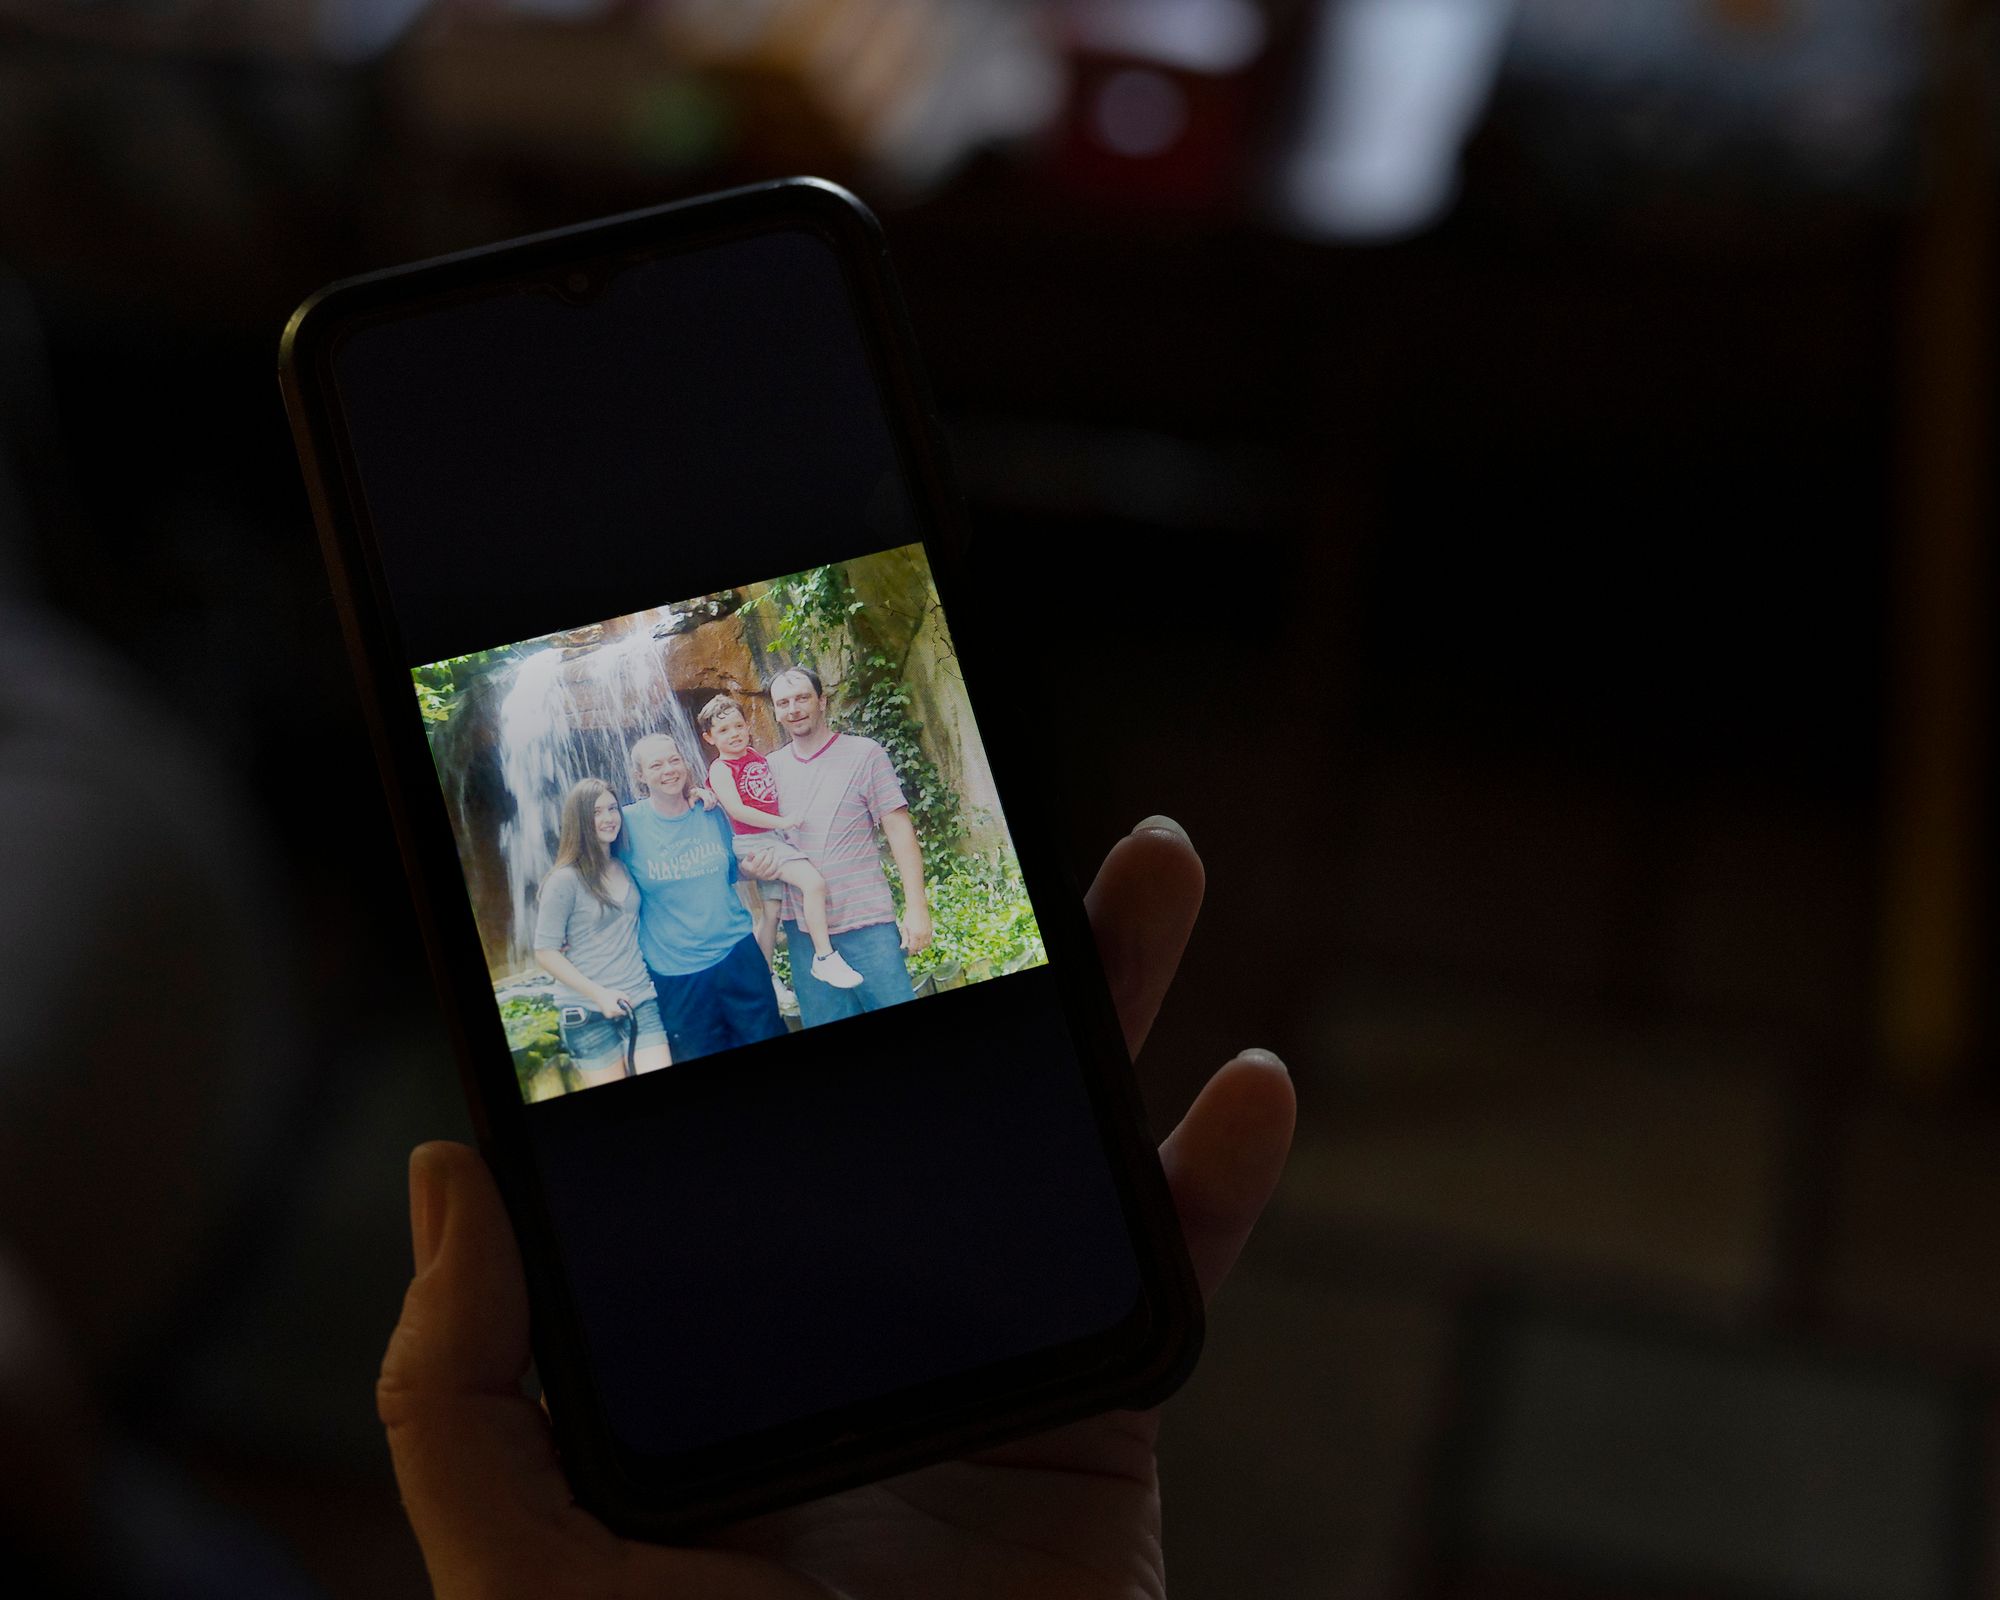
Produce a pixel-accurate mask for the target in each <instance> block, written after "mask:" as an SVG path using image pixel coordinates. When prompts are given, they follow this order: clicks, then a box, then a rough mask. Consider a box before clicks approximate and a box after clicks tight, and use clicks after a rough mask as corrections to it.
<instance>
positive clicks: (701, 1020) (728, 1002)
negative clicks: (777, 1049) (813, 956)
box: [653, 937, 811, 1066]
mask: <svg viewBox="0 0 2000 1600" xmlns="http://www.w3.org/2000/svg"><path fill="white" fill-rule="evenodd" d="M807 948H808V949H810V948H811V947H810V946H808V947H807ZM653 990H654V992H655V993H656V994H658V995H659V997H660V1018H661V1020H662V1021H663V1022H665V1023H666V1025H667V1044H668V1045H669V1046H670V1047H671V1049H672V1050H673V1056H674V1065H675V1066H679V1065H680V1064H681V1063H682V1062H683V1061H692V1060H694V1058H695V1057H696V1056H712V1055H714V1054H715V1053H716V1051H718V1050H734V1049H735V1048H736V1047H737V1046H738V1045H742V1044H755V1043H756V1042H757V1041H758V1040H759V1039H776V1038H778V1037H780V1036H781V1035H783V1033H784V1032H785V1019H784V1018H783V1017H781V1016H779V1015H778V1001H777V997H776V996H775V995H774V994H772V992H771V969H770V968H769V967H767V966H765V965H764V952H763V951H761V950H759V949H758V948H757V941H756V940H755V939H752V938H747V937H746V938H744V939H741V940H739V941H738V942H737V943H736V944H735V945H733V946H732V947H731V948H730V951H729V954H728V955H726V956H724V957H723V958H722V959H721V960H720V961H718V962H716V963H715V965H714V966H712V967H707V968H704V969H703V970H702V971H700V972H690V973H686V974H684V975H682V976H680V977H677V978H664V977H662V976H661V975H660V974H659V973H657V972H656V973H654V974H653Z"/></svg>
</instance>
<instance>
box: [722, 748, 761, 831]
mask: <svg viewBox="0 0 2000 1600" xmlns="http://www.w3.org/2000/svg"><path fill="white" fill-rule="evenodd" d="M715 766H716V767H727V768H728V769H729V772H730V776H732V777H733V778H735V780H736V793H737V795H738V796H739V797H740V798H741V799H742V801H743V803H744V804H745V805H746V806H748V807H749V808H750V809H751V810H752V811H765V812H769V813H770V814H771V815H772V816H774V817H775V816H777V815H778V780H777V779H776V778H773V777H772V776H771V763H770V762H768V761H766V760H765V759H764V758H763V757H762V756H760V755H759V754H757V752H756V751H755V750H745V751H744V752H743V754H742V755H740V756H737V757H736V758H735V759H733V760H732V759H731V758H730V757H728V756H723V757H720V758H719V759H718V760H717V761H716V763H715ZM708 770H709V771H710V772H713V771H714V770H715V767H710V768H709V769H708ZM729 826H730V827H731V828H733V829H734V830H735V831H736V832H738V833H769V832H770V831H771V830H770V829H769V828H758V827H753V826H751V825H750V824H749V823H747V822H738V821H737V820H736V819H735V818H734V817H731V818H730V819H729Z"/></svg>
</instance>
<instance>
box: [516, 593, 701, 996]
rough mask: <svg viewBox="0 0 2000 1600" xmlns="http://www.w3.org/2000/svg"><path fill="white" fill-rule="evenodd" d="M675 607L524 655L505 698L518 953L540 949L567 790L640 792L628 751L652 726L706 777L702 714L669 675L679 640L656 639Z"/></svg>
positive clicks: (522, 958) (522, 957)
mask: <svg viewBox="0 0 2000 1600" xmlns="http://www.w3.org/2000/svg"><path fill="white" fill-rule="evenodd" d="M667 616H668V613H666V612H664V611H660V612H651V613H646V614H644V615H642V616H640V617H639V618H638V619H636V626H634V627H633V628H632V629H631V630H630V631H629V632H626V633H622V634H620V635H618V636H617V637H615V638H613V639H610V640H607V641H606V642H605V643H603V644H599V645H594V646H591V647H589V648H586V649H582V650H574V651H566V650H564V649H563V648H562V647H561V646H557V645H551V646H550V647H549V648H547V649H545V650H540V651H537V652H536V653H535V654H533V655H530V656H527V657H524V658H523V659H522V661H521V662H520V664H519V665H518V666H517V667H516V668H515V669H514V681H513V683H512V684H511V685H509V686H508V688H507V691H506V695H505V698H504V699H503V700H502V701H501V703H500V715H499V719H498V722H497V725H496V732H497V735H498V738H499V746H500V748H499V756H500V771H501V776H502V780H503V782H504V783H505V785H506V788H507V793H508V795H509V796H510V797H511V798H512V800H513V802H514V812H513V815H512V816H511V817H510V818H509V819H508V820H507V821H506V822H505V823H503V824H502V825H501V828H500V850H501V854H502V855H503V856H504V857H505V859H506V862H507V887H508V891H509V894H510V897H511V900H512V908H513V921H512V926H511V927H510V929H509V933H508V954H509V956H510V958H511V959H512V961H513V962H514V963H515V964H517V965H520V964H524V963H526V962H527V961H528V959H529V958H530V956H531V954H532V944H533V935H534V926H535V896H536V894H537V893H538V892H539V890H540V888H541V882H542V879H543V878H544V877H545V876H546V875H547V874H548V871H549V868H550V867H551V866H552V865H553V864H554V861H555V852H556V838H557V832H558V830H559V828H560V826H561V822H562V802H563V797H564V796H565V795H567V794H568V793H569V791H570V790H571V789H572V788H573V787H574V786H575V785H576V784H578V783H579V782H581V781H582V780H583V779H585V778H602V779H604V780H605V782H607V783H609V784H610V785H611V787H612V788H613V789H615V790H616V791H617V792H618V794H619V796H620V798H621V799H623V800H626V801H630V800H633V799H636V798H637V796H636V794H635V793H634V791H633V788H632V774H631V763H630V762H629V761H628V760H627V757H626V753H627V751H628V750H630V748H631V746H632V743H633V741H635V740H637V739H640V738H642V737H644V736H645V735H646V734H649V733H668V734H672V735H673V736H674V738H675V739H676V740H678V741H679V743H680V747H681V753H682V755H683V756H684V757H685V758H686V760H687V763H688V767H689V770H690V771H692V772H693V773H695V774H696V778H697V781H699V777H700V774H701V772H702V771H703V770H704V768H705V765H706V763H705V762H703V760H702V759H701V757H702V743H701V740H700V739H699V738H698V737H697V736H696V733H695V728H694V720H693V718H692V717H690V716H689V714H688V711H687V708H686V707H685V706H684V705H682V703H681V702H680V700H679V699H678V698H677V697H676V696H675V694H674V692H673V689H672V688H671V687H670V685H669V682H668V670H667V661H668V657H669V655H670V654H671V652H672V650H673V647H674V643H675V640H674V638H673V637H671V636H669V637H663V638H657V639H656V638H654V637H653V633H654V629H655V627H657V626H661V625H663V624H664V623H665V621H666V619H667Z"/></svg>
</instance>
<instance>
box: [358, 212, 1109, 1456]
mask: <svg viewBox="0 0 2000 1600" xmlns="http://www.w3.org/2000/svg"><path fill="white" fill-rule="evenodd" d="M572 287H575V288H577V289H578V290H579V292H576V293H567V292H563V291H562V288H561V285H560V284H559V285H558V286H556V287H555V288H551V287H550V286H549V285H547V284H530V283H526V282H523V283H521V284H518V285H514V286H507V285H501V286H498V287H491V288H488V289H485V290H481V291H478V292H472V293H460V294H457V295H455V296H453V297H452V298H450V299H447V300H441V301H439V302H437V303H435V304H420V305H418V306H415V307H404V308H401V309H399V310H397V311H396V312H394V313H393V314H389V315H385V316H382V317H380V318H377V319H374V320H371V321H367V322H364V323H363V324H361V325H359V326H355V327H352V328H349V329H347V330H345V331H343V332H342V333H341V335H340V336H339V340H338V342H337V344H336V345H335V346H334V348H333V355H332V372H333V375H334V389H335V397H336V403H337V410H338V416H339V426H340V428H341V430H342V432H343V434H344V439H345V448H346V451H347V455H348V459H349V463H350V471H351V473H352V476H353V478H354V480H355V481H356V482H357V483H358V487H359V496H358V498H359V500H360V502H361V504H362V506H363V508H364V511H365V516H366V519H367V522H368V524H369V526H370V532H371V535H372V541H373V546H374V550H375V555H374V559H375V560H376V561H377V562H378V563H379V572H378V577H379V580H380V586H381V589H382V590H383V591H384V592H386V595H387V597H388V601H389V604H390V607H391V610H392V611H393V623H394V631H395V633H396V635H397V636H398V637H399V638H400V640H401V648H402V649H403V650H404V652H405V653H406V655H407V661H406V665H407V667H408V669H409V698H408V706H407V715H408V717H409V718H410V719H412V721H413V722H420V723H421V725H422V729H423V733H424V737H425V739H426V741H427V744H428V748H429V751H430V755H431V760H432V766H433V769H434V771H435V776H436V794H435V796H434V797H433V802H434V803H440V804H441V805H442V807H443V809H444V812H445V814H446V815H447V817H448V819H449V823H450V832H451V837H452V839H453V841H454V843H455V845H456V848H457V854H458V861H459V865H460V868H461V872H462V880H463V888H464V895H465V900H466V904H467V905H468V906H469V909H470V914H471V915H470V924H471V926H472V927H473V928H474V929H476V936H477V940H478V943H479V947H480V953H481V956H482V957H483V962H484V967H485V972H486V975H487V978H488V979H490V985H491V991H492V1000H491V1003H492V1005H493V1007H494V1008H495V1011H496V1012H497V1014H498V1016H499V1018H500V1020H501V1024H502V1026H503V1028H504V1030H505V1035H506V1039H507V1045H508V1048H509V1050H510V1051H511V1054H512V1059H513V1065H514V1071H515V1077H516V1082H517V1087H518V1090H519V1093H520V1096H521V1098H522V1100H523V1101H525V1102H526V1103H527V1105H526V1110H525V1112H524V1119H525V1123H526V1127H527V1129H528V1135H527V1137H528V1141H529V1144H530V1147H531V1150H532V1158H533V1162H534V1167H535V1175H536V1179H537V1182H538V1185H539V1190H540V1193H541V1195H542V1198H543V1203H544V1205H545V1207H546V1211H547V1214H548V1216H549V1218H550V1219H551V1221H552V1223H553V1227H554V1231H555V1234H556V1237H557V1239H558V1253H559V1256H560V1267H561V1271H562V1274H563V1277H564V1280H565V1284H566V1289H567V1293H568V1298H569V1302H570V1305H571V1306H572V1308H573V1310H574V1315H575V1321H576V1324H577V1326H578V1327H579V1328H580V1330H581V1335H582V1341H583V1344H584V1346H585V1348H586V1352H587V1357H588V1363H589V1367H590V1370H591V1374H592V1378H593V1381H594V1382H595V1384H596V1386H597V1388H598V1390H599V1392H600V1395H601V1398H602V1402H603V1407H604V1411H605V1414H606V1415H607V1417H608V1418H609V1421H610V1423H611V1426H612V1427H613V1429H614V1430H615V1431H616V1435H617V1439H618V1441H619V1443H620V1444H621V1445H622V1446H623V1447H624V1448H625V1449H626V1450H628V1451H630V1452H632V1453H633V1454H635V1455H637V1456H641V1457H646V1458H652V1459H670V1458H675V1457H683V1456H685V1455H686V1454H687V1453H689V1452H694V1451H699V1450H702V1449H704V1448H706V1447H710V1446H714V1445H716V1444H718V1443H720V1442H723V1441H731V1440H740V1439H744V1438H749V1437H754V1436H757V1435H759V1434H761V1433H767V1432H768V1431H769V1430H773V1429H782V1428H786V1427H788V1426H796V1425H798V1424H800V1423H801V1422H805V1421H810V1420H812V1419H820V1420H822V1421H826V1422H828V1425H829V1426H831V1424H832V1422H834V1421H837V1420H838V1419H839V1417H840V1416H841V1415H842V1414H843V1413H845V1412H848V1411H851V1410H852V1409H853V1408H856V1407H859V1406H863V1405H865V1404H866V1403H868V1402H870V1401H873V1400H876V1399H878V1398H879V1397H881V1396H883V1395H886V1394H890V1393H893V1392H896V1391H899V1390H904V1389H908V1388H910V1387H912V1386H913V1385H923V1384H926V1383H933V1382H936V1381H940V1380H947V1379H950V1378H952V1377H954V1376H957V1375H961V1374H965V1373H969V1372H973V1371H976V1370H978V1369H982V1368H987V1367H990V1366H992V1365H994V1364H995V1363H1004V1362H1008V1361H1011V1360H1014V1359H1016V1358H1021V1357H1027V1356H1032V1355H1034V1354H1036V1353H1037V1352H1043V1351H1047V1350H1050V1349H1052V1348H1055V1347H1059V1346H1064V1345H1071V1344H1074V1343H1076V1342H1077V1341H1080V1340H1088V1339H1092V1338H1095V1337H1099V1336H1102V1335H1104V1334H1105V1333H1106V1332H1107V1331H1108V1330H1111V1329H1113V1328H1115V1327H1116V1326H1118V1325H1119V1324H1120V1323H1121V1321H1123V1320H1124V1319H1126V1318H1128V1317H1130V1316H1131V1315H1132V1314H1133V1313H1134V1309H1135V1305H1136V1304H1137V1303H1138V1301H1139V1298H1140V1295H1141V1276H1140V1269H1139V1267H1138V1265H1137V1262H1136V1258H1135V1247H1134V1242H1133V1224H1132V1222H1131V1220H1130V1218H1129V1217H1128V1215H1127V1209H1126V1204H1125V1202H1124V1200H1123V1199H1122V1198H1121V1191H1120V1187H1119V1184H1118V1183H1117V1181H1116V1180H1115V1178H1114V1174H1113V1172H1112V1170H1111V1167H1110V1164H1109V1162H1108V1160H1107V1157H1106V1155H1105V1152H1104V1149H1103V1141H1102V1136H1101V1134H1100V1132H1099V1127H1098V1112H1097V1110H1096V1109H1095V1107H1094V1105H1093V1101H1092V1098H1091V1095H1090V1093H1089V1090H1088V1085H1087V1082H1086V1078H1085V1075H1084V1073H1083V1071H1082V1069H1081V1067H1080V1063H1079V1059H1078V1055H1077V1047H1076V1045H1075V1044H1074V1043H1073V1041H1072V1035H1071V1031H1070V1028H1069V1026H1068V1025H1067V1024H1066V1022H1065V1014H1064V1009H1063V1006H1062V1004H1061V999H1060V995H1059V993H1058V989H1057V985H1056V983H1055V981H1054V978H1055V975H1054V974H1053V973H1052V971H1051V969H1050V967H1049V964H1048V963H1049V957H1048V954H1047V952H1046V950H1045V947H1044V943H1043V936H1042V928H1041V923H1040V922H1039V921H1038V918H1037V910H1036V905H1035V902H1034V897H1033V896H1032V895H1031V894H1030V893H1029V891H1028V888H1027V886H1026V883H1025V882H1024V879H1023V874H1022V870H1021V864H1020V859H1019V850H1018V841H1017V840H1016V838H1015V836H1014V834H1013V832H1012V831H1011V830H1010V827H1009V821H1008V816H1007V813H1006V809H1005V807H1004V806H1003V805H1002V802H1001V794H1000V788H999V785H998V783H997V782H996V779H995V775H994V772H993V769H992V765H991V763H990V759H989V752H988V747H987V744H986V742H985V741H984V740H983V739H982V735H981V729H980V723H979V718H978V713H977V708H976V706H975V704H974V702H973V700H972V698H971V695H970V693H969V691H968V688H967V685H966V681H965V675H964V673H963V671H962V669H961V663H960V659H959V655H958V650H957V641H956V639H955V636H954V633H953V619H952V617H951V616H950V615H948V614H947V611H946V609H945V607H944V605H943V603H942V601H941V599H940V595H939V589H938V583H937V575H936V574H935V573H934V572H933V565H932V561H931V558H930V556H929V555H928V554H927V550H926V542H925V541H926V535H927V533H928V532H929V531H930V530H928V529H926V528H925V527H924V526H922V525H921V520H920V513H919V511H918V509H917V507H918V504H919V500H918V497H917V496H915V495H913V493H912V489H911V479H910V476H909V473H910V470H911V469H910V459H909V457H908V454H907V451H908V441H907V440H906V439H903V438H899V436H898V433H897V430H896V426H895V425H894V424H893V423H892V420H891V419H892V415H893V411H892V408H891V407H890V406H889V405H888V404H887V402H886V400H885V394H884V392H883V389H882V387H881V378H880V374H879V368H878V364H877V362H876V361H875V359H874V358H873V357H872V356H871V350H870V346H869V343H868V340H867V337H866V334H865V325H864V323H863V321H862V320H861V319H860V318H859V317H858V316H857V313H856V310H855V304H854V300H853V298H852V295H853V291H852V289H851V286H850V285H849V283H848V281H847V279H846V277H845V275H844V272H843V267H842V263H841V259H840V257H839V255H838V254H837V252H836V251H835V249H834V248H833V247H832V246H831V245H830V244H829V243H828V242H827V241H826V240H825V239H823V238H821V237H820V236H819V235H818V234H816V233H815V232H813V231H812V230H810V229H805V228H777V229H774V230H771V231H765V232H758V233H753V234H750V235H748V236H746V237H742V238H737V239H734V240H732V241H730V242H727V243H723V244H718V245H708V246H705V247H702V248H699V249H693V250H684V251H680V252H677V253H672V254H656V255H651V256H646V257H642V258H640V259H625V260H621V261H618V262H615V263H610V264H607V265H605V266H604V267H603V268H602V269H601V270H593V271H592V272H590V273H587V274H584V275H582V276H580V277H578V278H576V279H575V280H573V284H572ZM584 291H587V292H584ZM1018 610H1019V634H1018V648H1020V649H1022V650H1035V649H1039V648H1041V647H1042V646H1043V643H1044V634H1045V630H1046V628H1047V627H1048V625H1049V619H1048V618H1047V617H1046V616H1044V615H1042V614H1040V612H1039V610H1038V608H1037V606H1036V605H1035V604H1034V602H1033V601H1032V599H1031V598H1029V597H1027V596H1024V597H1023V600H1022V603H1021V605H1020V607H1019V608H1018ZM994 687H998V688H1000V689H1001V690H1003V691H1004V687H1005V686H1004V685H998V686H984V685H983V686H982V689H983V692H992V690H993V688H994ZM1075 710H1076V708H1075V707H1065V706H1060V705H1056V706H1049V707H1047V708H1045V710H1044V712H1043V714H1044V715H1046V716H1048V717H1066V716H1068V715H1071V714H1073V713H1074V711H1075ZM1013 781H1016V782H1021V781H1026V782H1033V783H1035V784H1037V785H1039V786H1044V787H1047V786H1054V787H1057V788H1059V787H1060V785H1061V784H1062V782H1063V778H1062V775H1061V774H1060V773H1059V772H1042V773H1033V774H1029V775H1026V776H1025V777H1024V776H1023V775H1020V774H1015V775H1013ZM481 1003H483V1001H482V1002H481Z"/></svg>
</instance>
